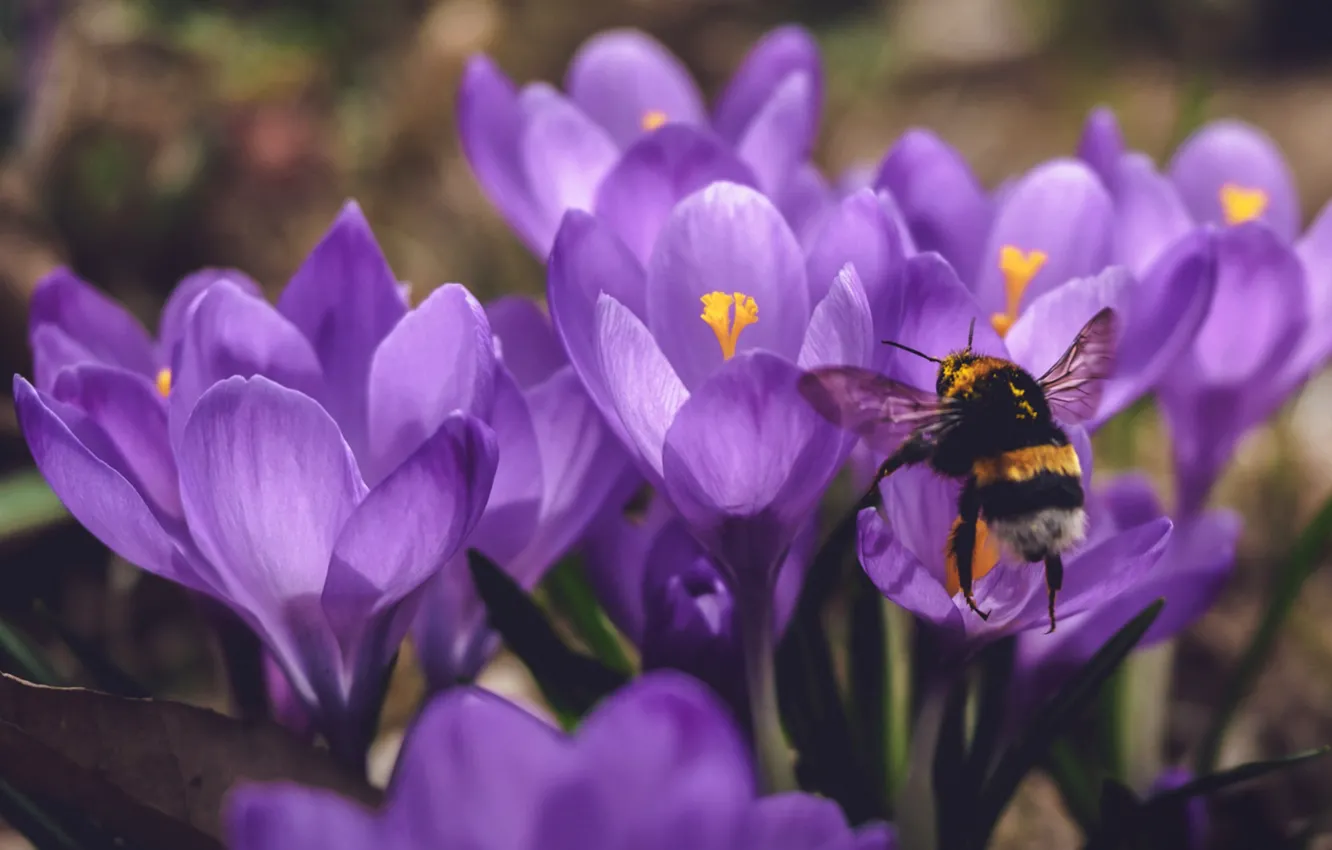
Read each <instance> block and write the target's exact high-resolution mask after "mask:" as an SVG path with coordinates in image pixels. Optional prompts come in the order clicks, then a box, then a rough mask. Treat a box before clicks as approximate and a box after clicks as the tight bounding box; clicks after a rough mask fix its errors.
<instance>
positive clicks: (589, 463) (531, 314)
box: [413, 297, 631, 688]
mask: <svg viewBox="0 0 1332 850" xmlns="http://www.w3.org/2000/svg"><path fill="white" fill-rule="evenodd" d="M486 314H487V316H488V317H489V320H490V327H491V329H492V331H493V332H494V335H495V340H496V343H497V345H498V347H499V351H500V364H499V365H498V367H497V369H496V393H495V406H494V411H493V413H492V414H491V417H490V424H491V426H492V427H493V428H494V429H495V435H496V439H497V440H498V441H499V445H500V448H501V452H500V459H499V467H498V469H497V470H496V473H495V484H494V487H493V488H492V489H491V491H490V501H489V503H488V504H487V505H486V511H485V514H484V515H483V516H482V517H481V521H480V523H479V524H478V525H477V527H476V530H475V531H474V532H473V533H472V536H471V539H470V540H469V542H468V546H469V547H474V548H476V549H478V550H480V551H481V552H483V553H485V555H486V556H487V557H489V558H490V559H491V560H493V561H495V563H497V564H499V565H500V566H501V567H503V568H504V569H505V570H506V571H507V572H508V573H509V574H510V575H511V576H513V578H514V579H516V580H517V581H518V583H519V584H521V585H522V586H523V587H525V588H528V589H531V588H532V587H534V586H536V584H537V582H538V581H540V580H541V577H542V576H544V575H545V573H546V570H548V569H549V568H550V567H551V566H552V565H553V564H554V563H555V561H556V560H558V559H559V558H560V557H561V556H562V555H564V553H565V552H566V551H567V550H568V549H569V548H570V547H571V546H572V545H573V544H574V543H576V542H577V541H578V539H579V538H580V537H582V536H583V532H584V531H585V530H586V529H587V527H588V525H589V524H590V523H591V522H592V521H593V520H594V519H595V518H596V517H597V515H598V512H599V511H600V510H601V508H602V506H603V505H604V504H605V503H606V502H607V501H608V499H610V497H611V496H612V495H613V494H614V493H615V492H617V490H618V489H620V483H621V481H622V480H623V479H625V478H626V476H627V474H629V473H630V472H631V470H630V467H629V464H628V456H627V455H626V454H625V451H624V449H623V447H622V446H621V445H620V442H619V440H617V439H616V438H615V435H614V434H613V433H612V432H611V431H610V430H609V429H608V428H607V427H606V424H605V420H604V419H603V418H602V417H601V414H600V412H598V410H597V408H596V406H595V405H593V404H592V401H591V399H589V398H588V396H587V393H586V391H585V390H584V389H583V385H582V383H581V382H580V381H579V380H578V375H577V374H575V372H574V370H573V367H572V366H570V365H569V363H568V358H567V357H566V356H565V354H564V350H563V349H562V348H561V347H560V344H559V340H558V339H556V337H555V333H554V331H553V330H552V329H551V326H550V322H549V320H548V319H547V318H546V316H545V315H544V314H543V313H542V312H541V309H540V308H539V307H537V305H536V304H535V303H533V302H532V301H530V300H528V299H525V298H517V297H510V298H501V299H499V300H498V301H496V302H494V303H492V304H491V305H490V306H489V307H487V309H486ZM413 634H414V637H415V645H416V650H417V654H418V657H419V659H420V661H421V665H422V668H423V670H424V671H425V674H426V678H427V680H428V682H429V684H430V685H431V687H433V688H443V687H447V686H449V685H452V684H455V683H457V682H460V681H466V680H469V679H471V678H474V677H475V676H476V674H477V673H478V672H480V669H481V667H482V665H484V663H485V662H486V661H487V660H488V659H489V657H490V655H491V654H492V653H493V651H494V649H495V647H496V645H497V643H498V639H497V637H496V636H495V635H493V634H492V633H491V632H489V631H488V630H487V629H486V628H485V609H484V607H483V606H482V603H481V599H480V597H478V596H477V594H476V589H475V588H474V587H473V585H472V580H471V577H470V573H469V572H468V568H467V565H466V563H465V558H464V557H463V556H461V555H460V556H458V558H457V559H455V563H451V564H449V566H448V567H447V568H446V569H444V570H442V571H440V573H439V575H437V576H436V577H435V578H434V579H433V580H432V581H431V583H430V586H429V589H428V590H427V592H426V596H425V601H424V602H423V603H422V607H421V613H420V614H419V615H418V617H417V621H416V625H415V628H414V630H413Z"/></svg>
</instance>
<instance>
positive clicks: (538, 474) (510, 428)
mask: <svg viewBox="0 0 1332 850" xmlns="http://www.w3.org/2000/svg"><path fill="white" fill-rule="evenodd" d="M495 378H496V381H495V389H496V392H495V412H494V413H493V414H491V417H490V425H491V427H492V428H494V429H495V440H496V442H497V444H498V445H499V447H500V457H499V466H498V467H497V468H496V470H495V482H494V486H493V487H492V488H491V490H490V499H489V500H488V501H486V502H485V506H486V511H485V515H484V516H483V517H482V519H481V523H480V525H478V526H477V529H476V531H475V533H474V534H473V536H472V542H471V545H472V546H475V547H476V548H477V549H480V550H481V551H482V552H484V553H485V554H486V556H487V557H489V558H490V559H491V560H492V561H494V562H495V563H497V564H500V565H501V566H504V567H508V566H509V563H510V561H511V560H512V559H513V557H514V556H515V555H517V554H518V553H519V552H521V551H522V550H523V548H524V547H526V546H527V544H528V543H529V542H530V541H531V539H532V535H533V533H534V532H535V531H536V526H537V520H538V519H539V518H540V516H541V499H542V495H543V494H544V492H545V476H544V474H543V473H542V469H541V449H540V444H539V443H538V437H537V428H536V424H535V423H534V422H533V421H532V411H531V410H530V409H529V408H528V405H527V399H526V397H524V395H523V393H522V391H521V390H519V389H518V385H517V383H515V382H514V379H513V378H512V376H510V375H509V374H508V372H507V371H506V370H504V369H498V370H496V374H495ZM594 415H595V413H594Z"/></svg>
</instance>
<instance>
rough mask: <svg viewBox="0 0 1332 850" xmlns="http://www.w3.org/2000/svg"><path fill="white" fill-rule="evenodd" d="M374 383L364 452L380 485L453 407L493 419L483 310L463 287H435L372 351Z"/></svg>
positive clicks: (369, 475)
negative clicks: (367, 450)
mask: <svg viewBox="0 0 1332 850" xmlns="http://www.w3.org/2000/svg"><path fill="white" fill-rule="evenodd" d="M330 377H331V376H330ZM369 381H370V385H369V396H368V398H369V426H370V428H369V437H370V442H369V454H368V455H359V457H363V458H365V461H364V463H363V466H364V467H365V473H366V474H365V478H366V481H367V483H369V484H370V485H371V486H374V484H375V483H376V482H378V481H379V480H380V479H381V478H383V477H384V476H385V475H387V474H388V473H389V472H390V471H392V470H393V468H394V467H395V466H397V465H398V464H399V463H400V462H402V460H403V458H405V457H407V455H409V454H410V453H411V452H413V451H415V449H416V447H417V446H419V445H420V444H421V441H422V440H424V439H425V438H426V436H427V435H429V434H433V433H434V432H435V430H436V429H437V428H438V427H439V424H440V423H441V422H442V421H444V417H446V416H448V415H449V414H450V413H452V412H453V411H455V410H461V411H463V412H465V413H470V414H472V415H474V416H478V417H480V418H482V419H485V418H488V417H489V416H490V411H491V409H492V408H493V407H494V404H495V346H494V342H493V340H492V338H491V335H490V323H489V322H488V321H487V320H486V313H485V310H483V309H482V307H481V304H480V303H479V302H478V301H477V300H476V299H475V298H473V297H472V294H471V293H470V292H468V291H467V289H466V288H465V287H463V286H461V285H459V284H456V283H451V284H448V285H446V286H441V287H440V288H438V289H436V290H435V291H434V292H431V293H430V295H429V297H427V298H426V300H425V301H423V302H421V304H420V306H418V307H417V308H416V309H414V310H412V311H411V312H409V313H408V314H407V315H406V316H404V317H403V319H402V321H400V322H398V324H397V326H395V327H394V328H393V329H392V330H391V331H390V332H389V334H388V336H387V337H385V338H384V341H383V343H382V344H381V345H380V346H379V348H378V349H377V350H376V351H375V352H374V358H373V360H372V362H371V363H370V368H369Z"/></svg>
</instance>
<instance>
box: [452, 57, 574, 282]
mask: <svg viewBox="0 0 1332 850" xmlns="http://www.w3.org/2000/svg"><path fill="white" fill-rule="evenodd" d="M525 120H526V119H525V117H524V115H523V110H522V106H521V105H520V103H519V100H518V92H517V90H516V89H515V88H514V86H513V83H512V82H510V81H509V78H508V77H506V76H505V75H504V73H503V72H502V71H500V69H499V68H498V67H497V66H496V65H495V63H494V62H493V61H492V60H491V59H490V58H489V57H487V56H474V57H472V58H471V59H470V60H468V62H467V67H466V69H465V70H464V71H463V78H462V85H461V87H460V88H459V90H458V135H459V138H460V139H461V140H462V149H463V155H464V156H466V157H467V163H468V164H469V165H471V166H472V172H473V173H474V174H475V175H476V179H477V182H478V183H480V184H481V188H482V189H483V190H484V191H485V193H486V197H488V198H489V199H490V202H491V203H492V204H494V205H495V206H496V207H497V208H498V209H499V211H500V214H501V215H503V216H504V218H505V220H506V221H507V222H508V223H509V226H511V227H512V228H513V229H514V230H516V231H517V232H518V235H519V236H520V237H521V238H522V240H523V241H524V242H525V243H526V244H527V247H528V248H530V249H531V250H532V252H533V253H535V254H536V255H537V256H540V257H544V256H545V255H546V252H547V251H549V250H550V238H551V233H552V232H553V231H552V229H551V228H552V221H551V220H550V219H549V217H548V215H547V214H546V212H545V211H544V210H540V209H538V208H537V204H536V201H535V200H534V198H533V197H532V190H531V186H530V185H529V184H528V180H527V166H526V164H525V163H524V161H523V155H522V152H521V149H520V147H519V145H520V142H521V140H522V138H523V125H524V122H525ZM555 221H558V219H556V220H555Z"/></svg>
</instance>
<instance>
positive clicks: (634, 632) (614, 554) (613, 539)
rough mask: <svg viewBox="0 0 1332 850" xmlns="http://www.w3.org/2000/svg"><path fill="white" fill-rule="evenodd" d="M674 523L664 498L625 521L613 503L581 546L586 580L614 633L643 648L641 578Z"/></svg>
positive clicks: (654, 496)
mask: <svg viewBox="0 0 1332 850" xmlns="http://www.w3.org/2000/svg"><path fill="white" fill-rule="evenodd" d="M675 519H676V515H675V511H674V510H673V509H672V508H671V507H670V505H669V504H667V502H666V499H665V497H664V496H661V495H659V494H655V493H653V494H651V500H650V501H649V503H648V505H647V510H646V511H645V512H644V513H643V515H642V516H635V517H632V518H631V517H629V516H626V515H625V513H624V511H623V510H622V508H621V506H620V505H619V504H616V503H613V502H610V503H608V504H607V505H606V508H605V510H603V511H602V512H601V515H600V516H598V517H597V519H596V520H595V521H594V522H593V523H592V526H591V527H590V528H589V529H588V533H587V537H586V539H585V540H584V541H583V555H584V558H585V559H586V566H587V579H588V582H589V583H590V584H591V585H592V589H593V591H594V592H595V593H596V596H597V600H598V601H599V602H600V603H601V606H602V608H603V609H605V611H606V616H608V617H610V620H611V622H612V623H614V624H615V627H616V628H617V629H619V630H620V631H621V633H623V634H624V636H625V637H627V638H629V640H631V641H633V642H634V643H635V644H636V645H639V646H641V645H642V642H643V623H644V620H645V616H646V615H645V614H644V612H643V575H644V570H645V568H646V567H645V565H646V563H647V556H648V552H649V551H650V549H651V546H652V542H653V541H654V540H655V539H656V536H657V533H658V532H659V531H660V530H661V529H662V527H664V526H665V525H666V524H667V523H669V522H672V521H674V520H675Z"/></svg>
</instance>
